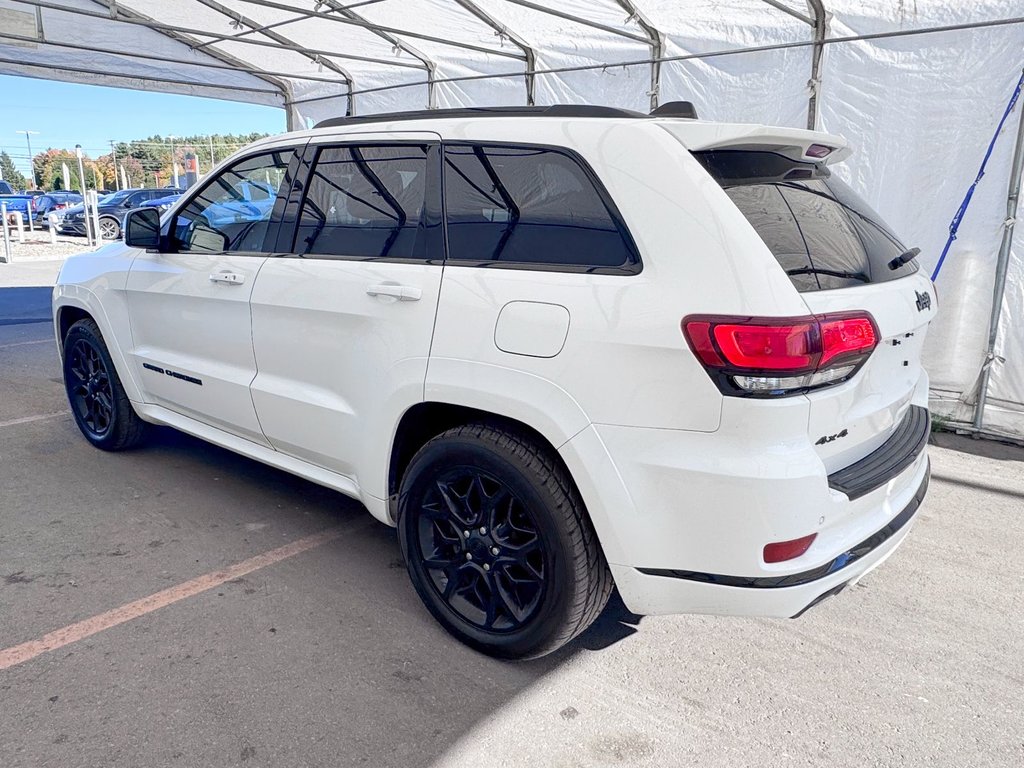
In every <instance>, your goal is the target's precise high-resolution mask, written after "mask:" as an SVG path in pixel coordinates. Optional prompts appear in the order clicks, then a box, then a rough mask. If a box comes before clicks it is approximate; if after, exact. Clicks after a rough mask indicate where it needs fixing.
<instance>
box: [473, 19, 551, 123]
mask: <svg viewBox="0 0 1024 768" xmlns="http://www.w3.org/2000/svg"><path fill="white" fill-rule="evenodd" d="M455 3H456V4H457V5H460V6H461V7H462V8H464V9H465V10H466V11H468V12H469V13H471V14H473V15H474V16H476V18H478V19H479V20H480V21H482V22H483V23H484V24H486V25H487V26H489V27H490V28H491V29H493V30H494V34H496V35H497V36H498V39H504V38H508V39H509V40H511V41H512V43H513V44H515V45H516V46H518V48H519V50H521V51H522V52H523V55H524V56H525V57H526V73H525V75H524V79H525V80H526V104H527V106H530V107H532V106H533V105H534V104H536V103H537V88H536V85H537V80H536V78H535V77H534V76H533V73H532V71H533V70H534V69H536V68H537V54H536V53H535V52H534V50H533V47H532V46H530V45H528V44H527V42H526V41H525V40H524V39H523V38H522V37H520V36H519V34H517V33H516V32H513V31H512V30H510V29H509V28H508V27H506V26H505V25H504V24H501V23H499V22H498V20H497V19H495V18H494V17H493V16H491V14H489V13H488V12H487V11H485V10H484V9H483V8H481V7H480V6H479V5H477V4H476V3H474V2H473V0H455Z"/></svg>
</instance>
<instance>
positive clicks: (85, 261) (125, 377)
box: [53, 243, 143, 403]
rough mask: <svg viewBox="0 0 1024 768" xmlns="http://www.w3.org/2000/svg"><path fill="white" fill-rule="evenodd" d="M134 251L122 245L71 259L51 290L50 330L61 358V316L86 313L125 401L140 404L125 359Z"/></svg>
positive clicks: (136, 385) (139, 392) (128, 344)
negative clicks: (68, 312)
mask: <svg viewBox="0 0 1024 768" xmlns="http://www.w3.org/2000/svg"><path fill="white" fill-rule="evenodd" d="M134 256H135V251H134V249H130V248H128V247H127V246H125V245H124V244H122V243H112V244H111V245H109V246H106V247H105V248H101V249H100V250H98V251H96V252H95V253H83V254H79V255H78V256H72V257H71V258H69V259H68V260H67V261H66V262H65V263H64V266H63V267H62V268H61V271H60V275H59V277H58V278H57V284H56V285H55V286H54V288H53V327H54V333H55V334H56V336H57V349H58V350H60V352H61V355H63V344H64V340H63V339H62V338H60V317H61V312H62V311H63V310H65V309H67V308H69V307H74V308H76V309H79V310H82V311H83V312H86V313H87V314H88V315H89V316H90V317H92V319H93V320H95V321H96V325H98V326H99V328H100V333H102V334H103V340H104V341H105V342H106V345H107V350H108V351H109V353H110V359H111V360H113V362H114V368H115V370H116V371H117V375H118V378H120V379H121V384H122V386H124V391H125V393H126V394H127V395H128V399H129V400H132V401H134V402H137V403H141V402H142V399H143V398H142V389H141V388H140V386H139V382H138V381H137V380H136V378H135V375H134V374H133V372H132V367H131V366H130V365H129V364H128V359H127V357H126V355H125V352H126V350H128V349H129V348H130V347H131V344H132V335H131V323H130V321H129V316H128V300H127V294H126V293H125V286H126V285H127V282H128V272H129V270H130V269H131V264H132V261H133V260H134Z"/></svg>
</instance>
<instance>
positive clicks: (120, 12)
mask: <svg viewBox="0 0 1024 768" xmlns="http://www.w3.org/2000/svg"><path fill="white" fill-rule="evenodd" d="M20 1H21V0H15V2H20ZM93 2H94V3H95V4H96V5H98V6H100V7H101V8H104V9H105V10H106V11H107V13H106V14H105V15H104V14H102V13H98V12H97V13H89V12H88V11H85V9H75V12H76V13H81V14H83V15H86V16H93V17H99V18H101V19H102V18H106V19H109V20H110V21H114V22H117V23H128V24H138V25H142V26H146V27H149V25H150V24H152V23H153V20H152V19H148V18H146V17H145V16H143V15H142V14H140V13H137V12H135V11H132V10H128V9H126V8H124V7H123V6H119V5H118V4H117V0H93ZM46 5H49V6H51V7H52V5H53V4H51V3H48V4H46ZM36 7H37V11H38V13H39V14H40V19H41V18H42V10H41V8H43V7H45V6H44V5H43V4H42V3H36ZM63 8H64V6H59V5H58V6H56V9H57V10H61V9H63ZM150 28H151V27H150ZM40 29H42V22H41V21H40ZM161 34H164V35H166V36H167V37H169V38H171V39H172V40H177V41H178V42H179V43H183V44H184V45H189V46H191V45H192V44H193V43H194V42H195V40H193V39H191V38H189V37H188V36H187V35H183V34H180V33H178V32H175V31H170V32H162V33H161ZM208 55H209V56H211V57H213V58H215V59H219V60H220V61H223V62H225V63H226V64H232V65H242V66H245V64H244V62H240V61H239V60H238V59H236V58H234V57H233V56H231V55H229V54H226V53H223V52H221V51H209V52H208ZM252 74H253V77H256V78H258V79H260V80H262V81H263V82H265V83H268V84H270V85H273V86H274V87H276V88H277V90H278V92H279V94H280V96H281V100H282V101H283V102H284V103H286V104H287V103H288V97H289V95H290V94H291V91H290V90H289V88H288V84H287V83H286V82H285V81H284V80H281V79H279V78H277V77H274V76H272V75H266V74H255V73H252ZM142 79H143V80H145V78H142ZM229 90H231V88H230V87H229Z"/></svg>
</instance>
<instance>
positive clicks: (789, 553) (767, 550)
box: [764, 533, 818, 563]
mask: <svg viewBox="0 0 1024 768" xmlns="http://www.w3.org/2000/svg"><path fill="white" fill-rule="evenodd" d="M816 538H818V534H816V533H812V534H811V535H810V536H804V537H802V538H799V539H793V540H792V541H776V542H773V543H772V544H765V545H764V561H765V562H766V563H781V562H783V561H784V560H792V559H793V558H795V557H800V555H802V554H803V553H804V552H806V551H807V550H808V549H810V547H811V544H813V543H814V540H815V539H816Z"/></svg>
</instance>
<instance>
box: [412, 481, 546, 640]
mask: <svg viewBox="0 0 1024 768" xmlns="http://www.w3.org/2000/svg"><path fill="white" fill-rule="evenodd" d="M417 528H418V530H417V534H418V535H417V537H416V543H415V546H416V551H415V556H417V557H419V559H420V561H421V562H422V563H423V567H424V568H425V569H426V572H427V577H428V579H429V581H430V584H431V585H432V586H433V588H434V589H435V590H436V592H437V595H438V596H439V597H440V599H441V600H443V601H444V602H445V604H446V605H448V607H449V608H450V609H451V610H452V611H453V612H454V613H456V614H457V615H458V616H460V617H462V618H463V619H465V620H466V621H467V622H469V623H470V624H472V625H473V626H474V627H477V628H479V629H482V630H486V631H489V632H511V631H515V630H517V629H521V628H522V627H523V626H524V625H525V624H527V623H528V622H529V621H530V619H532V618H533V617H534V616H535V615H536V613H537V609H538V607H539V605H540V603H541V600H542V598H543V596H544V590H545V589H546V582H545V574H546V566H545V557H544V541H543V539H542V537H541V533H540V531H539V529H538V526H537V523H536V522H535V521H534V520H533V517H532V515H531V513H530V511H529V509H527V507H526V505H525V504H524V503H523V501H522V499H520V498H518V497H517V496H516V495H515V493H513V492H512V491H511V490H510V489H509V487H508V486H507V485H506V484H505V483H503V482H502V481H501V480H499V479H498V478H496V477H494V476H492V475H491V474H489V473H487V472H484V471H482V470H480V469H477V468H475V467H466V466H463V467H456V468H454V469H451V470H449V471H447V472H444V473H443V474H442V475H441V476H440V477H439V478H438V479H437V480H436V482H435V483H434V485H433V487H432V488H430V489H429V490H428V492H427V495H426V497H425V498H424V500H423V504H422V507H421V511H420V514H419V519H418V524H417Z"/></svg>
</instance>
